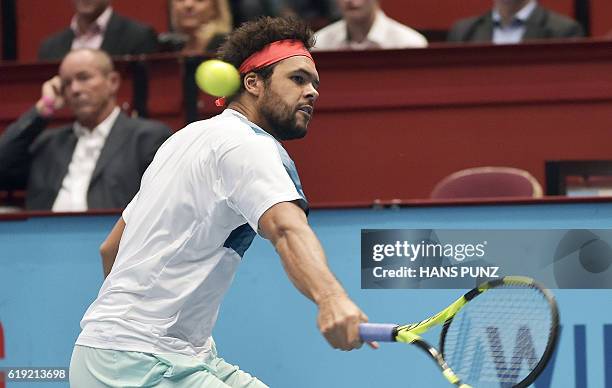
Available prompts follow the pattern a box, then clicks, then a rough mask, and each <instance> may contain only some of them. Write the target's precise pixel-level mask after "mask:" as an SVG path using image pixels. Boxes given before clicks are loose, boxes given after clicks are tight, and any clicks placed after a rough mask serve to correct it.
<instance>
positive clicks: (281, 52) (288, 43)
mask: <svg viewBox="0 0 612 388" xmlns="http://www.w3.org/2000/svg"><path fill="white" fill-rule="evenodd" d="M300 55H301V56H304V57H307V58H310V60H311V61H313V62H314V59H312V55H310V52H309V51H308V50H306V47H305V46H304V43H302V41H299V40H295V39H285V40H277V41H276V42H272V43H270V44H268V45H266V46H264V48H263V49H261V50H259V51H257V52H256V53H253V54H252V55H251V56H250V57H248V58H247V59H245V60H244V62H242V65H240V68H239V69H238V71H239V72H240V74H246V73H248V72H249V71H253V70H256V69H259V68H262V67H266V66H270V65H272V64H275V63H276V62H279V61H282V60H283V59H287V58H290V57H296V56H300ZM215 105H217V106H225V97H221V98H218V99H216V100H215Z"/></svg>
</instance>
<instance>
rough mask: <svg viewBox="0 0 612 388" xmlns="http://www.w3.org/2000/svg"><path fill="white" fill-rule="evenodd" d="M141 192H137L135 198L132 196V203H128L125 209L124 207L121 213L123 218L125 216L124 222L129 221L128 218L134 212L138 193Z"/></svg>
mask: <svg viewBox="0 0 612 388" xmlns="http://www.w3.org/2000/svg"><path fill="white" fill-rule="evenodd" d="M139 193H140V191H139V192H138V193H136V195H135V196H134V198H132V200H131V201H130V203H128V205H127V206H126V207H125V209H123V213H121V218H123V222H125V223H126V224H127V223H128V219H129V218H130V214H131V213H132V209H134V206H135V203H136V201H137V200H138V194H139Z"/></svg>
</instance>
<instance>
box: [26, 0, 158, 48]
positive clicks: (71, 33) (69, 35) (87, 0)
mask: <svg viewBox="0 0 612 388" xmlns="http://www.w3.org/2000/svg"><path fill="white" fill-rule="evenodd" d="M72 2H73V3H74V8H75V15H74V16H73V17H72V21H71V22H70V27H68V28H67V29H65V30H63V31H60V32H58V33H56V34H54V35H51V36H50V37H48V38H47V39H45V40H44V41H43V43H42V44H41V45H40V47H39V49H38V59H41V60H59V59H62V58H63V57H64V56H65V55H66V54H67V53H68V51H70V50H71V49H78V48H92V49H102V50H104V51H106V52H107V53H109V54H110V55H127V54H149V53H152V52H155V51H157V34H156V33H155V31H154V30H153V29H152V28H151V27H149V26H146V25H143V24H140V23H137V22H135V21H133V20H130V19H127V18H125V17H123V16H121V15H118V14H117V13H116V12H114V11H113V9H112V8H111V6H110V0H72Z"/></svg>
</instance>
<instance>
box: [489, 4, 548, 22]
mask: <svg viewBox="0 0 612 388" xmlns="http://www.w3.org/2000/svg"><path fill="white" fill-rule="evenodd" d="M537 6H538V2H537V1H536V0H531V1H529V2H528V3H527V4H525V5H524V6H523V8H521V9H520V10H519V11H518V12H517V13H516V14H514V19H518V20H520V21H521V22H523V23H524V22H526V21H527V19H529V16H531V13H532V12H533V10H534V9H535V8H536V7H537ZM492 17H493V21H494V22H499V21H501V15H500V14H499V12H498V11H497V9H493V14H492Z"/></svg>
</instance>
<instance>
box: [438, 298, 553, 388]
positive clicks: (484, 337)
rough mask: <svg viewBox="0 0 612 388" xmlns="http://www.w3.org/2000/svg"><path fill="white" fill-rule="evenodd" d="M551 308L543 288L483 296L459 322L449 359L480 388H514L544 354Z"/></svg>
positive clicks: (447, 346) (447, 345)
mask: <svg viewBox="0 0 612 388" xmlns="http://www.w3.org/2000/svg"><path fill="white" fill-rule="evenodd" d="M552 328H553V318H552V314H551V309H550V305H549V303H548V300H547V299H546V298H545V296H544V295H543V294H542V293H541V291H540V290H539V289H537V288H531V287H526V286H523V287H520V286H500V287H496V288H494V289H491V290H488V291H486V292H484V293H483V294H482V295H479V296H477V297H476V298H474V299H473V300H472V301H470V302H468V303H467V304H466V306H465V307H464V308H463V309H462V310H461V311H460V312H459V313H458V314H457V315H456V316H455V317H454V318H453V321H452V322H451V324H450V326H449V328H448V330H447V333H446V337H445V339H444V358H445V359H446V361H447V363H448V364H449V366H450V367H451V369H452V370H453V371H454V372H455V373H456V374H457V375H458V376H459V377H460V378H461V379H462V381H464V382H465V383H468V384H470V385H473V386H477V387H500V386H501V387H511V386H513V385H515V384H517V383H519V382H520V381H522V380H524V379H525V378H526V377H527V376H528V375H529V373H531V371H532V370H533V369H534V368H535V367H536V365H537V364H538V362H539V360H540V359H541V358H542V356H543V355H544V352H545V350H546V348H547V345H548V342H549V337H550V335H551V334H552V333H551V332H552Z"/></svg>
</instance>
